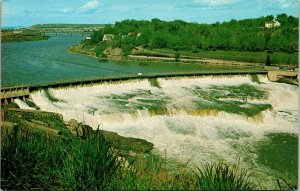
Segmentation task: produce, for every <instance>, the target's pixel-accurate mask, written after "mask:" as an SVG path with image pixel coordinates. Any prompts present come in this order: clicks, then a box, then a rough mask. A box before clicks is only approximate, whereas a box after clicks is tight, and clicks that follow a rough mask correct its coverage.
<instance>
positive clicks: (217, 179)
mask: <svg viewBox="0 0 300 191" xmlns="http://www.w3.org/2000/svg"><path fill="white" fill-rule="evenodd" d="M195 175H196V177H197V187H198V188H199V189H201V190H210V189H212V188H213V189H215V190H253V189H254V184H253V183H252V182H251V181H250V175H249V174H248V173H247V172H246V171H241V170H240V169H239V166H238V165H229V164H226V163H224V162H219V163H206V164H204V165H202V168H197V171H196V172H195Z"/></svg>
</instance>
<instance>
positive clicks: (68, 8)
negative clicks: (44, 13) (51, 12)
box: [59, 7, 73, 13]
mask: <svg viewBox="0 0 300 191" xmlns="http://www.w3.org/2000/svg"><path fill="white" fill-rule="evenodd" d="M59 11H60V12H62V13H69V12H71V11H73V8H71V7H65V8H62V9H60V10H59Z"/></svg>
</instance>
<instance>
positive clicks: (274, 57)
mask: <svg viewBox="0 0 300 191" xmlns="http://www.w3.org/2000/svg"><path fill="white" fill-rule="evenodd" d="M153 51H154V52H157V53H161V54H162V55H165V54H169V56H171V55H175V52H176V51H174V50H171V49H154V50H153ZM180 54H181V57H194V58H207V59H218V60H231V61H239V62H249V63H265V62H266V59H267V52H249V51H232V50H216V51H204V50H199V51H196V52H195V51H194V52H192V51H180ZM270 59H271V64H274V65H298V54H296V53H293V54H288V53H284V52H274V53H272V54H270Z"/></svg>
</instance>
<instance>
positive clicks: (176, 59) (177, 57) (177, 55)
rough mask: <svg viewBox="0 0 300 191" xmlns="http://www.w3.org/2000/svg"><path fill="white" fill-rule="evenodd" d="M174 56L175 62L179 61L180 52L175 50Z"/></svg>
mask: <svg viewBox="0 0 300 191" xmlns="http://www.w3.org/2000/svg"><path fill="white" fill-rule="evenodd" d="M174 57H175V62H179V60H180V52H179V51H176V52H175V55H174Z"/></svg>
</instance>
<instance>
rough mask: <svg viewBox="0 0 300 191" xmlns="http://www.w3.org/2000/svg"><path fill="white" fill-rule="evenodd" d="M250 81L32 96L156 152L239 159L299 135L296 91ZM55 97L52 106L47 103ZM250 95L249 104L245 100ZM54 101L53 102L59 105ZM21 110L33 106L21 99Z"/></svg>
mask: <svg viewBox="0 0 300 191" xmlns="http://www.w3.org/2000/svg"><path fill="white" fill-rule="evenodd" d="M259 80H260V82H261V83H260V84H258V83H255V82H252V81H251V78H250V76H247V75H244V76H235V77H224V76H223V77H220V76H219V77H217V76H213V77H210V76H205V77H181V78H166V79H163V78H159V79H157V81H156V82H155V83H156V84H158V85H156V86H153V83H152V84H151V81H150V82H149V81H148V80H146V79H145V80H131V81H124V82H119V83H111V84H110V83H103V84H97V85H94V86H90V87H76V88H66V89H48V90H47V91H48V92H47V93H46V92H45V91H44V90H41V91H39V92H35V93H33V94H31V98H32V101H33V102H34V103H35V104H36V105H37V106H38V107H40V108H41V110H44V111H51V112H58V113H61V114H62V115H63V117H64V119H65V120H66V121H68V120H70V119H73V118H74V119H76V120H78V121H82V122H84V123H85V124H87V125H90V126H92V127H93V128H94V129H96V128H97V127H98V125H101V126H102V127H103V129H104V130H108V131H113V132H116V133H118V134H120V135H122V136H127V137H137V138H142V139H145V140H147V141H150V142H152V143H153V144H154V148H155V150H156V151H158V152H161V153H163V152H164V151H165V150H166V151H167V155H168V156H169V157H174V158H180V159H184V160H188V159H191V160H192V161H193V162H196V163H197V162H201V161H205V160H206V161H210V160H219V159H226V160H227V161H235V160H237V156H240V157H241V158H242V157H243V153H241V152H240V151H239V150H236V149H235V148H234V147H233V146H232V145H234V144H239V145H247V144H251V143H253V142H256V141H259V140H261V139H262V138H263V137H264V134H265V133H267V132H286V133H297V131H298V87H296V86H292V85H288V84H279V83H274V82H270V81H268V79H267V78H266V77H265V76H259ZM49 95H51V97H52V101H51V100H50V99H49ZM243 96H247V97H248V98H249V99H248V100H247V102H245V101H242V100H241V99H240V97H243ZM53 100H55V101H53ZM17 104H18V105H19V106H20V107H21V108H25V109H27V108H28V107H29V106H28V105H26V104H24V103H22V101H21V100H18V101H17Z"/></svg>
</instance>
